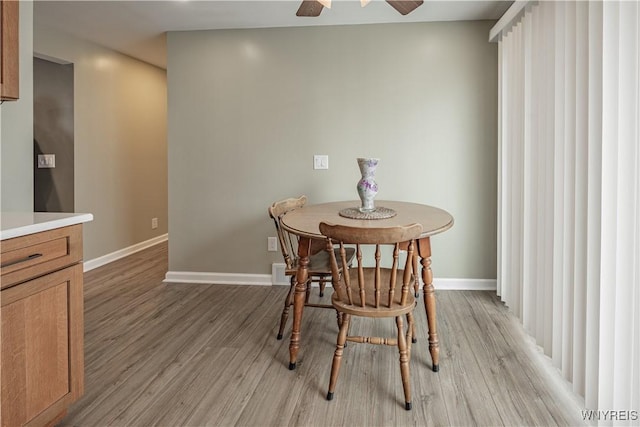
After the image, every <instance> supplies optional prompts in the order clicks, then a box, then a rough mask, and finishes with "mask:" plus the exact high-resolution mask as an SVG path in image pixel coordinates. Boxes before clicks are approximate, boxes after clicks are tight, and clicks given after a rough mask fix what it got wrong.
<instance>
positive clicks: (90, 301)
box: [61, 243, 584, 426]
mask: <svg viewBox="0 0 640 427" xmlns="http://www.w3.org/2000/svg"><path fill="white" fill-rule="evenodd" d="M166 270H167V245H166V243H165V244H160V245H157V246H154V247H153V248H150V249H147V250H145V251H142V252H139V253H137V254H134V255H131V256H129V257H127V258H125V259H122V260H119V261H116V262H113V263H111V264H109V265H107V266H104V267H101V268H98V269H95V270H93V271H90V272H88V273H86V274H85V363H86V380H85V384H86V391H85V395H84V396H83V398H82V399H81V400H80V401H78V402H77V403H76V404H75V405H74V406H72V408H71V409H70V411H69V414H68V415H67V417H65V418H64V419H63V420H62V422H61V425H65V426H67V425H76V426H107V425H108V426H154V425H157V426H204V425H215V426H283V425H294V426H342V425H345V426H347V425H348V426H372V425H375V426H404V425H420V426H426V425H441V426H444V425H465V426H466V425H491V426H494V425H544V426H548V425H579V424H584V423H582V421H581V417H580V408H579V407H578V406H577V405H572V402H573V401H572V400H571V398H570V397H571V396H567V394H566V393H567V392H566V391H565V390H559V389H558V388H557V387H556V388H554V387H553V386H552V385H551V384H550V382H549V381H548V379H547V378H546V376H545V375H543V374H542V373H541V372H540V366H539V362H537V361H536V358H535V357H533V356H534V355H532V354H531V349H530V345H529V344H527V343H526V342H525V340H523V338H522V332H521V326H520V325H519V324H518V322H517V320H516V319H515V318H514V317H513V316H512V315H511V314H510V313H509V312H508V310H507V309H506V308H505V307H504V306H503V305H502V303H501V302H500V301H499V300H498V298H497V297H496V296H495V294H494V293H491V292H472V291H438V292H437V300H438V309H439V311H438V326H439V337H440V346H441V350H440V372H439V373H434V372H432V371H431V369H430V366H431V365H430V363H431V360H430V356H429V352H428V349H427V338H426V337H427V331H426V316H425V313H424V308H423V307H424V306H423V305H422V303H420V305H419V306H418V309H417V310H416V322H417V325H418V339H419V341H418V343H417V344H414V345H413V347H412V359H411V381H412V384H411V385H412V392H413V410H412V411H405V410H404V404H403V401H404V397H403V392H402V384H401V380H400V368H399V364H398V354H397V351H396V350H395V349H394V348H392V347H384V346H369V345H364V344H354V343H350V344H349V346H348V347H347V348H346V349H345V355H344V358H343V366H342V370H341V372H340V377H339V379H338V385H337V388H336V394H335V398H334V400H333V401H331V402H328V401H326V400H325V395H326V391H327V387H328V381H329V371H330V366H331V359H332V356H333V350H334V346H335V340H336V334H337V326H336V320H335V313H334V312H333V311H332V310H323V309H312V308H307V309H306V310H305V313H304V319H303V325H302V328H303V329H302V331H303V337H302V348H301V351H300V354H299V359H298V367H297V369H296V370H295V371H289V370H288V369H287V366H288V358H289V351H288V340H287V338H288V336H285V339H283V340H282V341H278V340H276V339H275V336H276V333H277V329H278V323H279V320H280V313H281V308H282V303H283V300H284V297H285V295H286V293H287V288H286V287H283V286H273V287H259V286H221V285H194V284H165V283H162V279H163V278H164V274H165V272H166ZM330 292H331V291H330V290H329V291H328V292H327V294H326V296H325V297H324V300H326V301H329V296H328V294H330ZM316 295H317V292H316ZM314 298H317V296H315V297H314ZM290 323H291V319H290V320H289V325H288V327H287V330H286V334H288V333H289V332H290V328H291V325H290ZM394 328H395V325H394V323H393V321H392V320H389V321H388V322H386V323H384V322H378V323H374V322H372V321H367V320H361V319H354V322H353V325H352V333H358V331H359V330H361V331H362V332H363V333H365V331H366V333H370V331H371V330H372V329H373V330H375V331H376V333H380V334H388V336H393V335H394V333H393V331H394Z"/></svg>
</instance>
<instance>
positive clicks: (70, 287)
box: [0, 264, 84, 426]
mask: <svg viewBox="0 0 640 427" xmlns="http://www.w3.org/2000/svg"><path fill="white" fill-rule="evenodd" d="M1 304H2V308H1V310H2V313H1V316H0V318H1V328H2V330H1V333H2V344H1V346H2V357H1V359H2V367H1V368H2V400H1V401H2V404H1V405H2V408H1V414H2V420H1V424H2V426H19V425H25V424H27V423H29V422H31V423H32V424H37V425H44V424H46V423H47V422H48V421H50V420H51V419H54V418H55V417H56V416H57V415H58V414H59V413H60V412H63V411H64V410H65V408H66V406H67V405H68V404H69V403H70V402H71V401H73V400H76V399H77V398H78V397H79V396H80V394H81V393H82V388H83V370H84V357H83V347H82V346H83V336H82V334H83V327H82V325H83V323H82V310H83V302H82V265H81V264H78V265H75V266H72V267H69V268H65V269H64V270H60V271H57V272H55V273H50V274H48V275H46V276H43V277H40V278H37V279H34V280H30V281H28V282H25V283H22V284H19V285H16V286H13V287H11V288H8V289H5V290H3V291H2V302H1Z"/></svg>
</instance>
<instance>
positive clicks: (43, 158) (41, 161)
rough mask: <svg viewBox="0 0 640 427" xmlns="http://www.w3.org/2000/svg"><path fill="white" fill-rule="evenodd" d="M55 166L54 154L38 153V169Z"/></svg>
mask: <svg viewBox="0 0 640 427" xmlns="http://www.w3.org/2000/svg"><path fill="white" fill-rule="evenodd" d="M55 167H56V155H55V154H38V169H48V168H55Z"/></svg>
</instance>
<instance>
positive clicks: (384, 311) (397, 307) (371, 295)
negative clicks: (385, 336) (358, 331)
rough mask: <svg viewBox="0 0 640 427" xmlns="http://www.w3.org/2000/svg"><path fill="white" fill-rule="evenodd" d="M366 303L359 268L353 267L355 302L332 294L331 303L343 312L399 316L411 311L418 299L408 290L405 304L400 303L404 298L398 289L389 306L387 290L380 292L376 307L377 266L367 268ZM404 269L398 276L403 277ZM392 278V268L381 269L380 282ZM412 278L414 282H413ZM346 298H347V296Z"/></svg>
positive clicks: (350, 275)
mask: <svg viewBox="0 0 640 427" xmlns="http://www.w3.org/2000/svg"><path fill="white" fill-rule="evenodd" d="M363 271H364V278H365V283H366V285H365V304H364V307H362V304H361V300H360V289H359V287H358V269H357V268H352V269H350V270H349V279H350V283H351V297H352V299H353V304H349V303H347V302H344V301H340V299H339V298H338V294H337V293H336V292H334V293H333V295H332V296H331V303H332V304H333V307H334V308H335V309H336V310H338V311H340V312H342V313H347V314H351V315H355V316H363V317H397V316H401V315H403V314H406V313H409V312H411V311H412V310H413V308H414V307H415V305H416V299H415V298H414V296H413V293H412V292H407V298H406V302H405V304H400V300H401V298H402V292H400V290H399V289H398V290H396V292H395V293H394V298H393V303H392V304H391V307H388V300H389V297H388V295H386V292H387V291H381V292H380V307H378V308H376V307H375V291H374V283H375V280H374V275H375V268H365V269H363ZM402 274H403V270H397V275H398V277H402ZM390 278H391V270H390V269H387V268H381V269H380V279H381V280H380V283H389V280H390ZM413 280H414V279H413V278H412V283H413ZM345 299H346V298H345Z"/></svg>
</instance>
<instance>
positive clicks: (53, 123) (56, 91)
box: [33, 58, 74, 212]
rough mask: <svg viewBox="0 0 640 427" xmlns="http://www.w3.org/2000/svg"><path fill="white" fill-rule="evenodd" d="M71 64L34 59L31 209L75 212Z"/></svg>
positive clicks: (54, 60)
mask: <svg viewBox="0 0 640 427" xmlns="http://www.w3.org/2000/svg"><path fill="white" fill-rule="evenodd" d="M73 109H74V101H73V64H71V63H68V62H65V61H59V60H56V59H53V58H47V59H43V58H33V157H34V159H33V160H34V166H33V207H34V211H36V212H74V183H73V181H74V122H73Z"/></svg>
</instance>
